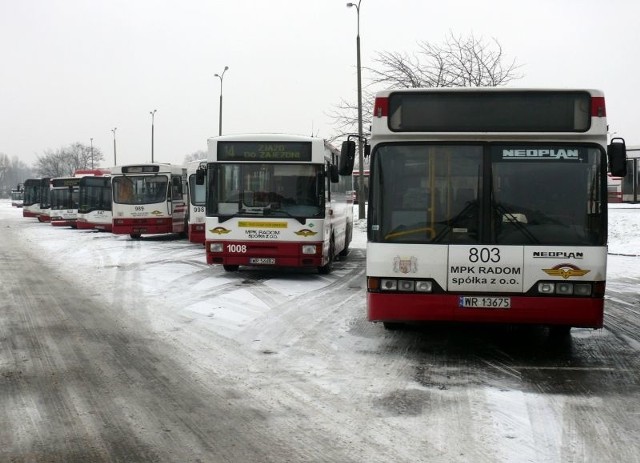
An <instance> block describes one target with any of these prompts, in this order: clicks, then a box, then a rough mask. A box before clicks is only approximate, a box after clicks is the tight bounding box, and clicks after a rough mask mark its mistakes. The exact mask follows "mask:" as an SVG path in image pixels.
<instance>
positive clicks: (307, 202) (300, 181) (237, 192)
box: [209, 163, 324, 217]
mask: <svg viewBox="0 0 640 463" xmlns="http://www.w3.org/2000/svg"><path fill="white" fill-rule="evenodd" d="M213 172H214V175H212V176H211V177H212V178H211V182H212V183H211V184H210V185H213V186H212V187H211V188H209V191H210V192H211V194H212V198H211V199H212V201H211V202H210V204H212V205H213V210H212V211H211V212H212V213H213V214H214V215H262V216H264V215H273V216H280V217H287V216H289V217H320V216H322V215H323V214H324V182H323V179H324V175H323V166H322V165H318V164H315V165H314V164H263V163H242V164H236V163H234V164H216V165H214V169H213Z"/></svg>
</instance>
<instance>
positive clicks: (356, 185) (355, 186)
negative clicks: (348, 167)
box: [352, 169, 369, 204]
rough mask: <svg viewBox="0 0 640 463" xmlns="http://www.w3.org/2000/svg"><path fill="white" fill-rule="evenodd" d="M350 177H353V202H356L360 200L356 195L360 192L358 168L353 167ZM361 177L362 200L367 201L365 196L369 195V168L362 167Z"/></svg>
mask: <svg viewBox="0 0 640 463" xmlns="http://www.w3.org/2000/svg"><path fill="white" fill-rule="evenodd" d="M352 178H353V202H354V203H355V204H358V202H359V201H360V198H358V195H359V194H360V171H359V170H358V169H354V170H353V174H352ZM362 178H363V179H364V180H363V181H364V185H363V188H364V200H365V202H366V201H367V198H368V197H369V169H364V170H363V171H362Z"/></svg>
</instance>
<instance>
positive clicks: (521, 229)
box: [493, 203, 540, 244]
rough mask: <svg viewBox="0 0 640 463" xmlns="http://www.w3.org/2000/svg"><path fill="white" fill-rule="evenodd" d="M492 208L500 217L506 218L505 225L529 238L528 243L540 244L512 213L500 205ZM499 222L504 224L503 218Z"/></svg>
mask: <svg viewBox="0 0 640 463" xmlns="http://www.w3.org/2000/svg"><path fill="white" fill-rule="evenodd" d="M493 206H494V207H495V209H496V211H497V212H498V213H499V214H500V215H502V216H503V217H506V218H507V222H506V223H508V224H511V225H513V226H514V227H515V229H516V230H518V231H519V232H521V233H522V234H523V235H524V236H526V237H527V238H529V241H531V242H532V243H534V244H540V241H539V240H538V238H536V237H535V235H534V234H533V233H531V230H529V229H528V228H527V227H526V226H525V225H523V224H522V222H520V220H518V219H519V218H518V217H517V216H516V215H515V214H514V213H513V212H511V211H509V210H508V209H507V208H506V207H504V206H503V205H502V204H500V203H494V204H493ZM501 220H503V223H505V222H504V219H503V218H501Z"/></svg>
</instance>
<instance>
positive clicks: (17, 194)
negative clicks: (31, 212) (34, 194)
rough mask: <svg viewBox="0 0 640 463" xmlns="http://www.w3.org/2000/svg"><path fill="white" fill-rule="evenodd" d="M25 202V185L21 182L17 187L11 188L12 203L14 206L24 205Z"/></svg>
mask: <svg viewBox="0 0 640 463" xmlns="http://www.w3.org/2000/svg"><path fill="white" fill-rule="evenodd" d="M23 202H24V185H22V184H20V185H18V187H17V188H14V189H13V190H11V205H12V206H13V207H22V204H23Z"/></svg>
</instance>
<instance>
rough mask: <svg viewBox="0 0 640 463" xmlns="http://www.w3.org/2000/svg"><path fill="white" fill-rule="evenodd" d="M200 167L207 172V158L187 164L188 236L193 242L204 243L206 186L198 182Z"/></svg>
mask: <svg viewBox="0 0 640 463" xmlns="http://www.w3.org/2000/svg"><path fill="white" fill-rule="evenodd" d="M198 169H201V170H202V172H206V169H207V160H206V159H203V160H199V161H192V162H190V163H188V164H187V183H188V186H189V188H188V190H187V192H188V197H189V209H188V210H187V225H188V233H187V234H188V237H189V241H191V242H192V243H204V227H205V218H206V214H205V202H206V187H205V183H204V182H200V184H198V183H197V182H196V174H197V172H198Z"/></svg>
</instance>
